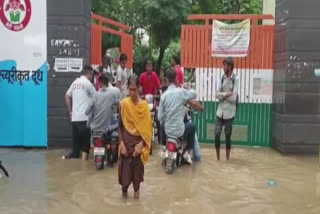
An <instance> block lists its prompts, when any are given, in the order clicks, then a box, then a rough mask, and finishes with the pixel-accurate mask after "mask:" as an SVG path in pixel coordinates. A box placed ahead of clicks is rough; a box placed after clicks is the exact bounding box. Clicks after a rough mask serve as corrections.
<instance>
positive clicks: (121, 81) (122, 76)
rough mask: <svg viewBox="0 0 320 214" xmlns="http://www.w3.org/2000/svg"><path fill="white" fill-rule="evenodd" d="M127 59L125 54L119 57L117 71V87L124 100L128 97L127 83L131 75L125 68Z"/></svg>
mask: <svg viewBox="0 0 320 214" xmlns="http://www.w3.org/2000/svg"><path fill="white" fill-rule="evenodd" d="M127 61H128V57H127V55H126V54H121V55H120V65H119V67H118V70H117V77H116V80H117V87H118V88H119V89H120V92H121V97H122V98H124V97H126V96H127V95H128V87H127V85H126V84H127V81H128V79H129V77H130V76H131V75H132V71H131V70H130V69H128V68H127Z"/></svg>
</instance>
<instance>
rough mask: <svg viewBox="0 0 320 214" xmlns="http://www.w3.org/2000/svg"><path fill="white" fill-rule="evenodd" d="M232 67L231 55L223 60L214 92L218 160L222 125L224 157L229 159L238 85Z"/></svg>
mask: <svg viewBox="0 0 320 214" xmlns="http://www.w3.org/2000/svg"><path fill="white" fill-rule="evenodd" d="M233 67H234V62H233V59H232V58H231V57H227V58H225V59H224V60H223V69H224V74H223V76H222V78H221V81H220V86H219V87H218V91H217V92H216V98H217V99H218V100H219V105H218V109H217V114H216V127H215V147H216V153H217V159H218V160H220V135H221V131H222V128H223V126H225V135H226V158H227V160H229V159H230V151H231V134H232V121H233V119H234V118H235V116H236V108H237V103H238V85H239V80H238V78H237V76H236V74H235V73H233Z"/></svg>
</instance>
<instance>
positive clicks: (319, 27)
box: [272, 0, 320, 153]
mask: <svg viewBox="0 0 320 214" xmlns="http://www.w3.org/2000/svg"><path fill="white" fill-rule="evenodd" d="M319 6H320V1H319V0H308V1H301V0H277V1H276V23H275V25H276V26H275V58H274V83H273V89H274V92H273V93H274V95H273V99H274V100H273V103H274V104H273V113H272V146H273V147H274V148H276V149H278V150H280V151H281V152H284V153H317V152H318V145H319V143H320V93H319V92H320V78H319V77H318V76H319V75H318V70H317V69H319V68H320V42H319V38H320V13H319V11H318V8H319Z"/></svg>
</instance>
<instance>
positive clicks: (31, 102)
mask: <svg viewBox="0 0 320 214" xmlns="http://www.w3.org/2000/svg"><path fill="white" fill-rule="evenodd" d="M0 2H1V3H0V37H1V40H0V49H1V51H0V97H1V105H0V112H1V123H0V146H19V147H47V45H46V44H47V38H46V34H47V24H46V18H47V11H46V10H44V8H46V1H36V0H24V1H21V2H20V3H21V4H22V5H23V8H24V10H20V9H18V11H16V10H15V11H14V10H13V9H12V8H10V7H9V10H3V8H6V7H7V6H9V5H8V2H9V1H0Z"/></svg>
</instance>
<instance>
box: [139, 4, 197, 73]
mask: <svg viewBox="0 0 320 214" xmlns="http://www.w3.org/2000/svg"><path fill="white" fill-rule="evenodd" d="M190 12H191V3H190V2H189V1H186V0H175V1H172V0H145V1H143V15H144V16H145V17H146V18H147V30H148V32H149V35H150V37H151V40H152V43H153V45H154V46H155V47H156V48H158V49H159V58H158V62H157V66H156V70H157V71H158V72H159V71H160V69H161V65H162V60H163V57H164V54H165V50H166V49H167V48H168V46H169V45H170V43H171V42H172V41H173V40H175V39H177V38H179V36H180V29H181V24H183V23H185V21H186V18H187V16H188V15H189V14H190Z"/></svg>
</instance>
